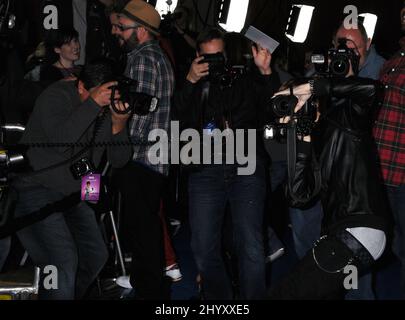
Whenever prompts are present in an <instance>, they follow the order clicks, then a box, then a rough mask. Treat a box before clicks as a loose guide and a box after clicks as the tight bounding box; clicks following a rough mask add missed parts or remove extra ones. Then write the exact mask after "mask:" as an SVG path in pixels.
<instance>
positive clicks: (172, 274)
mask: <svg viewBox="0 0 405 320" xmlns="http://www.w3.org/2000/svg"><path fill="white" fill-rule="evenodd" d="M165 274H166V276H167V277H169V278H170V279H171V280H172V282H177V281H180V280H181V279H183V276H182V274H181V272H180V268H179V266H178V264H177V263H175V264H172V265H171V266H168V267H166V269H165Z"/></svg>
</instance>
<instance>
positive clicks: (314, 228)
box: [267, 161, 323, 260]
mask: <svg viewBox="0 0 405 320" xmlns="http://www.w3.org/2000/svg"><path fill="white" fill-rule="evenodd" d="M286 179H287V163H286V162H285V161H274V162H273V163H272V165H271V169H270V180H271V190H272V191H274V190H275V189H276V188H277V187H278V186H280V185H281V184H282V183H284V182H285V181H286ZM289 216H290V222H291V226H292V233H293V240H294V247H295V252H296V254H297V257H298V259H300V260H301V259H302V258H303V257H304V256H305V254H306V253H307V251H308V250H310V249H311V248H312V247H313V245H314V243H315V241H316V240H318V239H319V236H320V234H321V225H322V218H323V214H322V206H321V203H320V201H318V202H317V203H316V204H315V205H314V206H313V207H311V208H309V209H305V210H302V209H296V208H290V209H289ZM267 233H268V238H269V239H273V243H272V244H269V246H270V248H272V249H271V251H273V252H274V251H276V248H277V247H279V246H280V244H279V243H280V240H278V239H277V240H278V241H277V240H274V239H275V237H276V238H277V236H276V235H275V233H274V231H273V230H272V229H271V228H270V227H269V228H268V230H267Z"/></svg>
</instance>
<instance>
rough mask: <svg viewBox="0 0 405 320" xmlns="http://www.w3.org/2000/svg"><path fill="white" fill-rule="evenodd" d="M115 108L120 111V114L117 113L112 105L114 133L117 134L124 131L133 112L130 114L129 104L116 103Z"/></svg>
mask: <svg viewBox="0 0 405 320" xmlns="http://www.w3.org/2000/svg"><path fill="white" fill-rule="evenodd" d="M114 106H115V108H116V109H117V110H119V111H120V113H117V112H116V111H115V110H114V108H112V105H110V110H111V122H112V133H113V134H117V133H119V132H121V131H122V130H123V129H124V127H125V124H126V122H127V120H128V119H129V117H130V116H131V112H128V110H129V104H128V103H127V102H122V101H116V102H115V103H114Z"/></svg>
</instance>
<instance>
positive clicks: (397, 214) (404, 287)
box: [386, 185, 405, 299]
mask: <svg viewBox="0 0 405 320" xmlns="http://www.w3.org/2000/svg"><path fill="white" fill-rule="evenodd" d="M386 188H387V195H388V201H389V203H390V207H391V212H392V215H393V217H394V221H395V226H394V240H393V251H394V253H395V255H396V256H397V257H398V259H399V260H400V262H401V279H400V285H401V295H402V299H405V185H401V186H399V187H388V186H387V187H386Z"/></svg>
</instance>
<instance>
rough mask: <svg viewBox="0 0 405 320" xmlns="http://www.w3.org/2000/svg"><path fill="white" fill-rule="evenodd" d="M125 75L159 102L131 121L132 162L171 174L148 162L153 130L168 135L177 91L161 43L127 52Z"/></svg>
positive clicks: (142, 45)
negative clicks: (174, 96) (147, 112)
mask: <svg viewBox="0 0 405 320" xmlns="http://www.w3.org/2000/svg"><path fill="white" fill-rule="evenodd" d="M125 76H127V77H129V78H132V79H134V80H136V81H137V82H138V84H137V89H136V91H137V92H142V93H146V94H148V95H151V96H154V97H157V98H158V99H159V102H158V107H157V110H156V111H155V112H152V113H149V114H147V115H145V116H139V115H136V114H134V116H133V117H132V119H131V121H130V125H129V127H130V131H129V133H130V136H131V139H132V141H133V142H134V143H135V144H134V155H133V158H132V159H133V160H134V161H136V162H140V163H142V164H144V165H146V166H148V167H150V168H151V169H153V170H155V171H157V172H160V173H162V174H164V175H168V172H169V166H168V165H164V164H158V165H152V164H151V163H150V162H149V159H148V151H149V149H150V147H151V144H148V135H149V132H150V131H152V130H153V129H163V130H165V131H166V132H167V133H168V134H169V121H170V105H171V97H172V95H173V90H174V74H173V69H172V66H171V64H170V62H169V60H168V58H167V57H166V55H165V54H164V53H163V51H162V49H161V48H160V46H159V43H158V41H155V40H153V41H148V42H146V43H143V44H141V45H139V46H138V47H137V48H136V49H135V50H133V51H131V52H130V53H128V60H127V66H126V70H125Z"/></svg>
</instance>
